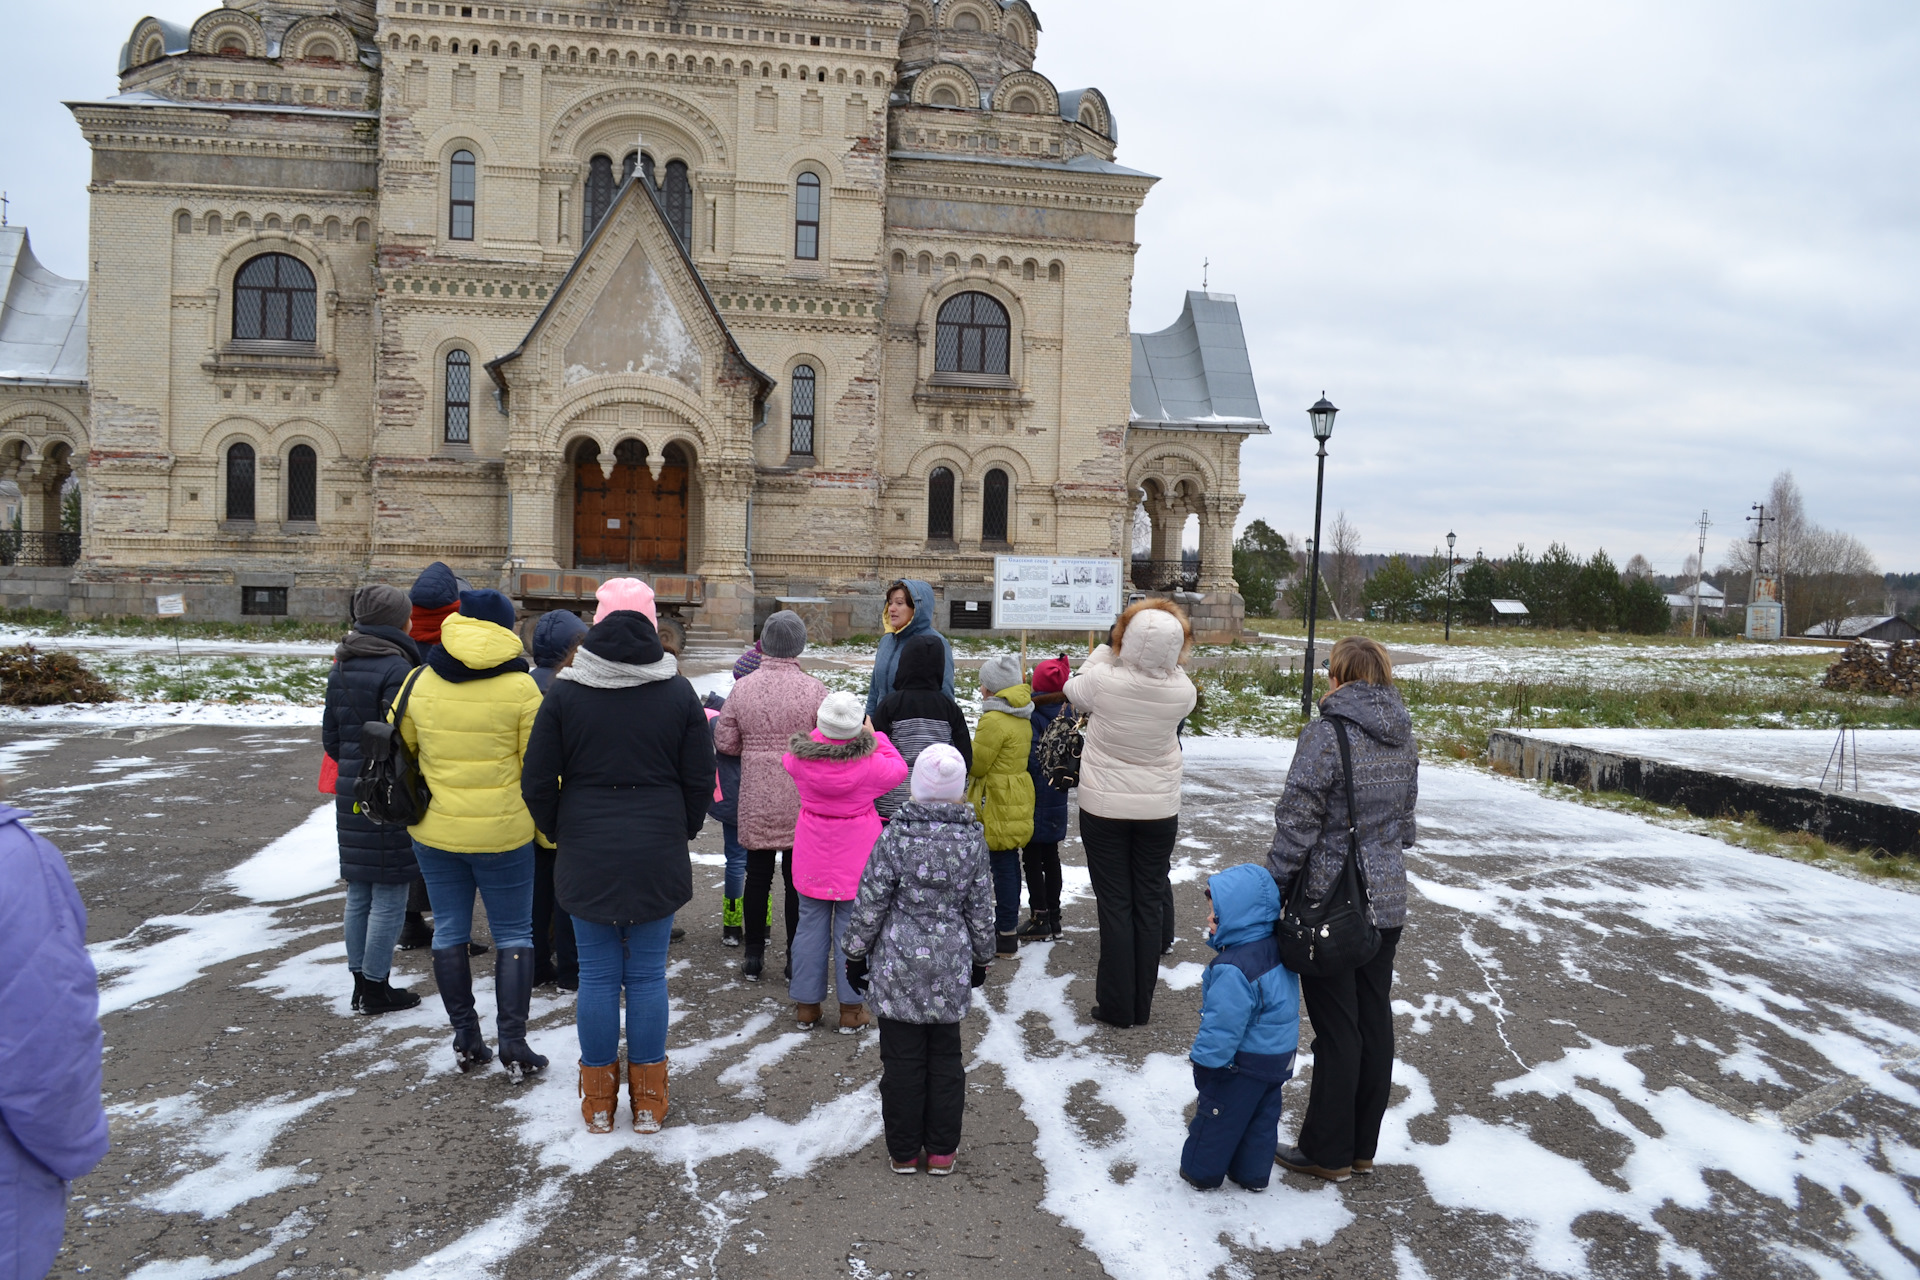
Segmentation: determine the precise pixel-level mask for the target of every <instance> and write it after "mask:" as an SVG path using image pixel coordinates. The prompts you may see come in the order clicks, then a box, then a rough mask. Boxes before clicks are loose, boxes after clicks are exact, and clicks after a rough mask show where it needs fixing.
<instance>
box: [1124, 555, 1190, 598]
mask: <svg viewBox="0 0 1920 1280" xmlns="http://www.w3.org/2000/svg"><path fill="white" fill-rule="evenodd" d="M1133 585H1134V586H1135V587H1136V588H1138V589H1139V590H1141V591H1198V590H1199V589H1200V562H1199V561H1198V560H1135V561H1134V562H1133Z"/></svg>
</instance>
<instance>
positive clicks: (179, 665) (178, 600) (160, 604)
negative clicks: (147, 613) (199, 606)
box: [153, 595, 187, 674]
mask: <svg viewBox="0 0 1920 1280" xmlns="http://www.w3.org/2000/svg"><path fill="white" fill-rule="evenodd" d="M153 611H154V612H155V613H157V614H159V615H160V616H161V617H163V618H183V617H185V616H186V613H187V598H186V596H184V595H170V596H155V597H154V598H153ZM173 666H174V670H175V671H177V672H180V673H182V674H184V673H185V671H186V666H187V660H186V659H185V658H183V657H181V656H180V629H179V628H178V627H175V628H173Z"/></svg>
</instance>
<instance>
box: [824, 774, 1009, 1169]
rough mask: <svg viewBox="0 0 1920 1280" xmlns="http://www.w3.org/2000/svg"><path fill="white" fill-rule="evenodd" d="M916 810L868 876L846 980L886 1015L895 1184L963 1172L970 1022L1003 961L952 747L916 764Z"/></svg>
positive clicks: (977, 831) (883, 1104) (884, 1050)
mask: <svg viewBox="0 0 1920 1280" xmlns="http://www.w3.org/2000/svg"><path fill="white" fill-rule="evenodd" d="M911 785H912V799H910V800H908V801H907V803H906V804H904V805H902V806H901V807H900V810H899V812H898V813H896V814H895V815H894V818H893V821H892V822H890V823H888V824H887V829H886V830H885V831H884V832H883V833H882V834H881V836H880V841H879V843H878V844H876V845H875V846H874V848H873V856H872V857H871V858H869V859H868V860H867V868H866V871H865V872H864V873H863V874H862V875H861V877H860V894H859V897H858V898H857V899H855V901H854V905H853V918H852V920H850V921H849V922H848V924H847V932H846V937H845V939H844V940H843V941H842V944H841V945H842V947H843V949H844V950H845V952H846V957H847V980H848V982H849V984H851V985H852V986H853V988H854V989H855V990H856V991H859V992H862V993H865V992H866V990H867V988H868V986H869V984H871V986H872V995H871V996H869V997H868V999H869V1001H870V1003H871V1004H872V1006H873V1008H874V1010H875V1012H876V1013H878V1014H879V1016H880V1065H881V1075H880V1115H881V1119H882V1120H883V1122H884V1123H885V1126H886V1133H887V1155H888V1157H889V1158H890V1159H891V1160H892V1163H893V1171H894V1172H895V1173H916V1172H918V1171H919V1168H920V1153H921V1152H922V1151H924V1152H926V1156H927V1172H928V1173H929V1174H932V1175H933V1176H935V1177H938V1176H941V1175H943V1174H948V1173H952V1172H953V1164H954V1159H955V1157H956V1155H957V1153H958V1152H959V1150H960V1119H961V1115H962V1113H963V1112H964V1111H965V1110H966V1101H967V1077H966V1067H965V1065H964V1064H963V1063H962V1061H961V1056H960V1020H961V1019H962V1018H964V1017H966V1016H967V1010H968V1008H970V1007H971V1005H972V1003H973V988H974V987H977V986H979V985H980V984H981V983H983V982H985V981H986V980H987V966H988V965H989V964H991V963H992V962H993V952H994V932H993V930H994V922H993V910H994V905H993V871H992V863H991V861H990V860H989V859H988V856H987V837H986V831H985V829H984V828H983V827H982V826H981V825H980V819H979V818H978V817H977V816H975V814H974V812H973V806H972V805H969V804H968V803H967V802H966V799H965V797H966V789H967V764H966V761H965V760H963V759H962V758H961V756H960V753H959V752H958V751H956V750H955V749H954V748H952V747H950V746H948V745H946V744H945V743H933V744H931V745H929V746H927V747H926V748H925V749H924V750H922V751H921V752H920V757H919V759H917V760H915V761H914V764H913V776H912V784H911Z"/></svg>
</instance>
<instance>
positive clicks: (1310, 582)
mask: <svg viewBox="0 0 1920 1280" xmlns="http://www.w3.org/2000/svg"><path fill="white" fill-rule="evenodd" d="M1339 412H1340V411H1339V410H1338V409H1336V408H1334V407H1333V405H1332V404H1331V403H1329V402H1328V400H1327V393H1326V392H1324V391H1322V392H1321V393H1320V399H1319V401H1318V402H1316V403H1315V404H1314V406H1313V408H1311V409H1309V410H1307V420H1308V421H1309V422H1311V423H1312V424H1313V438H1314V439H1315V440H1317V441H1319V442H1320V462H1319V474H1318V475H1317V476H1316V478H1315V479H1314V482H1313V544H1312V546H1313V553H1312V555H1311V556H1310V557H1309V558H1310V559H1311V560H1312V562H1313V563H1312V565H1311V566H1310V568H1309V569H1308V572H1309V573H1310V574H1311V576H1310V577H1309V578H1308V579H1307V661H1306V665H1305V666H1304V667H1302V668H1301V671H1300V714H1301V716H1302V717H1303V718H1306V719H1312V718H1313V630H1314V623H1315V622H1316V621H1318V619H1319V616H1320V505H1321V499H1322V498H1323V497H1324V496H1325V494H1326V489H1327V437H1328V436H1331V435H1332V434H1333V416H1334V415H1335V414H1337V413H1339Z"/></svg>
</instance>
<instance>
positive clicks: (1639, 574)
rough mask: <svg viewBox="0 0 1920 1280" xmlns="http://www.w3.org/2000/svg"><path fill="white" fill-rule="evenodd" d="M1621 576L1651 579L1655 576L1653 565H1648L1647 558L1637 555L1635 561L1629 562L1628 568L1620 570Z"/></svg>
mask: <svg viewBox="0 0 1920 1280" xmlns="http://www.w3.org/2000/svg"><path fill="white" fill-rule="evenodd" d="M1620 576H1621V577H1623V578H1651V577H1652V576H1653V565H1652V564H1650V563H1648V561H1647V558H1646V557H1645V556H1641V555H1636V556H1635V557H1633V559H1631V560H1629V561H1627V565H1626V568H1624V569H1622V570H1620Z"/></svg>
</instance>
